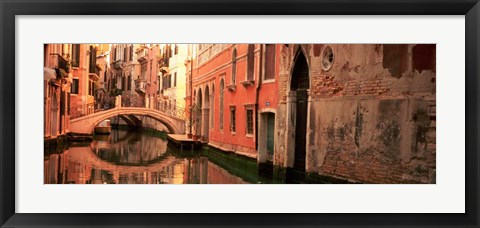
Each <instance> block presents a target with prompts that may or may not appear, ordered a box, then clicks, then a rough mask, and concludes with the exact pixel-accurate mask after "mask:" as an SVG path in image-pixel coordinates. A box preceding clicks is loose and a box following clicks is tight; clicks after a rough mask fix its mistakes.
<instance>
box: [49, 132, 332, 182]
mask: <svg viewBox="0 0 480 228" xmlns="http://www.w3.org/2000/svg"><path fill="white" fill-rule="evenodd" d="M288 176H292V175H287V178H285V176H284V177H282V178H280V177H277V175H273V167H272V166H266V168H265V166H263V165H262V166H258V165H257V163H256V161H255V160H254V159H250V158H245V157H242V156H238V155H235V154H231V153H224V152H221V151H217V150H215V149H213V148H209V147H203V148H202V149H196V150H192V149H187V150H183V151H181V150H180V149H179V148H177V147H175V146H174V145H172V144H171V143H169V142H168V140H167V137H166V134H165V133H163V132H151V131H145V130H112V133H111V134H110V135H96V136H94V138H93V141H90V142H82V143H78V142H75V143H70V144H69V145H68V147H67V148H65V149H62V150H57V151H48V150H46V151H45V154H44V183H45V184H249V183H255V184H272V183H273V184H275V183H302V182H304V183H328V181H325V180H318V179H315V180H314V181H312V180H310V179H309V180H308V181H305V178H304V177H305V176H307V175H304V174H303V175H302V174H300V175H298V173H297V175H293V181H291V180H289V179H292V178H288Z"/></svg>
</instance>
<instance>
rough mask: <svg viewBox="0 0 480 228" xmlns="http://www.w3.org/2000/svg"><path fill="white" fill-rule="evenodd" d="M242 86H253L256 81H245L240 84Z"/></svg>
mask: <svg viewBox="0 0 480 228" xmlns="http://www.w3.org/2000/svg"><path fill="white" fill-rule="evenodd" d="M240 84H242V85H243V86H244V87H248V86H253V85H254V81H253V80H245V81H242V82H240Z"/></svg>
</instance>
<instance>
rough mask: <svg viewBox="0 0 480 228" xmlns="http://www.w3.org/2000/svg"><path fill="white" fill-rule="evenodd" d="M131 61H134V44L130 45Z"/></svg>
mask: <svg viewBox="0 0 480 228" xmlns="http://www.w3.org/2000/svg"><path fill="white" fill-rule="evenodd" d="M129 61H133V46H130V58H129Z"/></svg>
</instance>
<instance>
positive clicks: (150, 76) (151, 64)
mask: <svg viewBox="0 0 480 228" xmlns="http://www.w3.org/2000/svg"><path fill="white" fill-rule="evenodd" d="M152 67H153V60H150V72H149V75H148V81H149V82H151V81H152Z"/></svg>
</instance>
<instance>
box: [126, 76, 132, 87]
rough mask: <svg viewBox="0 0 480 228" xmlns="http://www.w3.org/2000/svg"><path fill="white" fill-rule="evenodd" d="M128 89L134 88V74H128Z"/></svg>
mask: <svg viewBox="0 0 480 228" xmlns="http://www.w3.org/2000/svg"><path fill="white" fill-rule="evenodd" d="M127 90H132V76H131V75H128V81H127Z"/></svg>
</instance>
